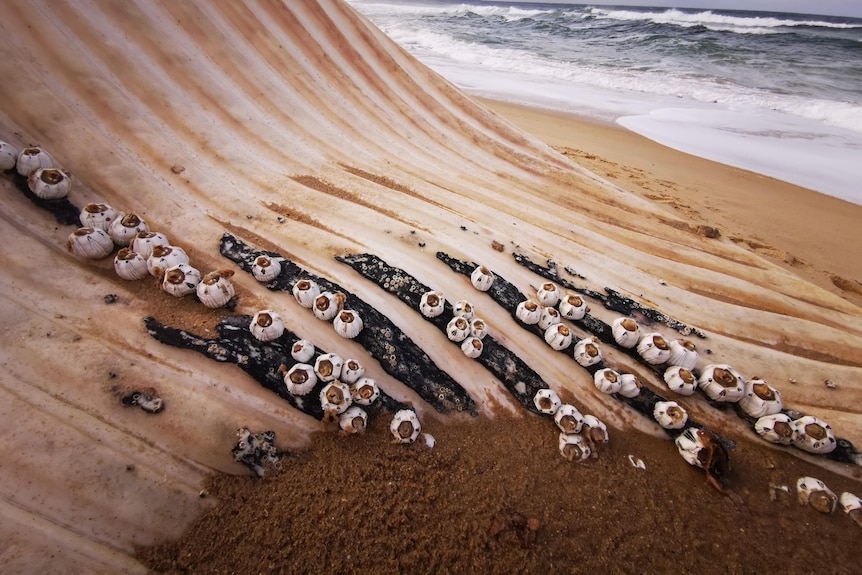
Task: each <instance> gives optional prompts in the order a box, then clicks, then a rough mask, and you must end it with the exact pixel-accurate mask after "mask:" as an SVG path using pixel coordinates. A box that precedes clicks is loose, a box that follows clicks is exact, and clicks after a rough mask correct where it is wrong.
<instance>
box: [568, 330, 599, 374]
mask: <svg viewBox="0 0 862 575" xmlns="http://www.w3.org/2000/svg"><path fill="white" fill-rule="evenodd" d="M574 356H575V361H577V362H578V364H579V365H581V366H582V367H589V366H591V365H595V364H597V363H599V362H600V361H602V350H601V348H599V345H598V344H597V343H596V340H595V339H593V338H592V337H585V338H584V339H582V340H581V341H579V342H578V343H576V344H575V350H574Z"/></svg>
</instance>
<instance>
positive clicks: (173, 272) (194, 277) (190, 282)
mask: <svg viewBox="0 0 862 575" xmlns="http://www.w3.org/2000/svg"><path fill="white" fill-rule="evenodd" d="M200 283H201V272H199V271H198V270H197V269H195V268H193V267H192V266H190V265H189V264H179V265H176V266H174V267H172V268H168V269H166V270H165V277H164V278H162V283H161V287H162V291H164V292H165V293H169V294H171V295H172V296H175V297H183V296H187V295H189V294H193V293H195V290H197V287H198V284H200Z"/></svg>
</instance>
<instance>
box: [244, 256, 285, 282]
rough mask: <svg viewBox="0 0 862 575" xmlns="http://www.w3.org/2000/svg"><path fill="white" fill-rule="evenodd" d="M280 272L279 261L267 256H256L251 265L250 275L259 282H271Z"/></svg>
mask: <svg viewBox="0 0 862 575" xmlns="http://www.w3.org/2000/svg"><path fill="white" fill-rule="evenodd" d="M280 273H281V262H280V261H278V260H277V259H275V258H271V257H269V256H257V257H256V258H255V260H254V264H253V265H252V266H251V275H252V276H254V279H256V280H257V281H259V282H261V283H266V282H271V281H272V280H274V279H275V278H277V277H278V276H279V274H280Z"/></svg>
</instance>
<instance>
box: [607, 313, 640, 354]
mask: <svg viewBox="0 0 862 575" xmlns="http://www.w3.org/2000/svg"><path fill="white" fill-rule="evenodd" d="M611 331H612V333H613V334H614V341H616V342H617V345H619V346H620V347H625V348H632V347H634V346H636V345H637V344H638V341H639V340H640V327H639V326H638V324H637V322H636V321H635V320H633V319H632V318H630V317H618V318H617V319H615V320H614V323H613V324H612V325H611Z"/></svg>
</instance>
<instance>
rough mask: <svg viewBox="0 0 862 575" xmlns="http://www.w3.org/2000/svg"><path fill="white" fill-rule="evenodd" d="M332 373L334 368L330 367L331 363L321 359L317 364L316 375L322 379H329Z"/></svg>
mask: <svg viewBox="0 0 862 575" xmlns="http://www.w3.org/2000/svg"><path fill="white" fill-rule="evenodd" d="M334 371H335V366H333V365H332V361H330V360H328V359H322V360H320V361H319V362H317V373H319V374H320V375H322V376H323V377H329V376H330V375H332V373H333V372H334Z"/></svg>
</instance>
